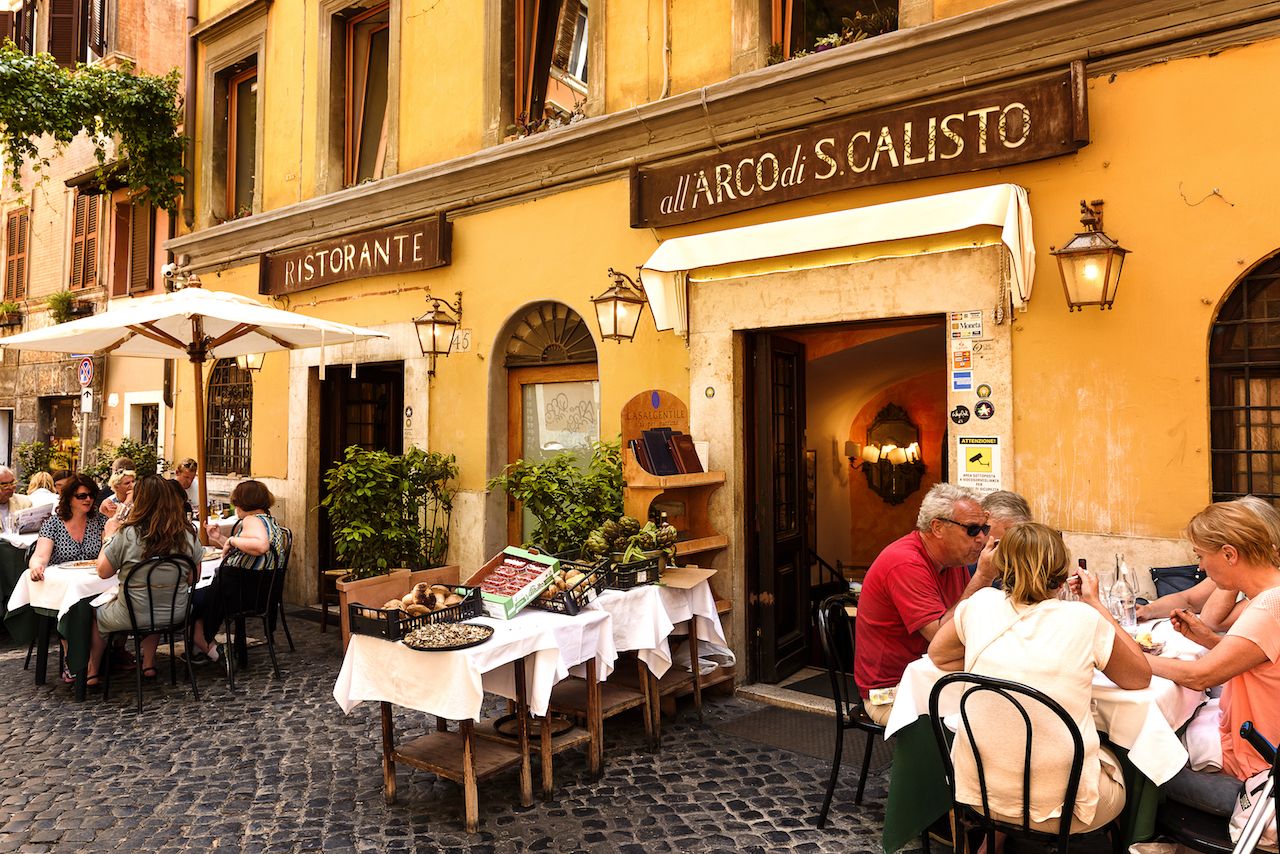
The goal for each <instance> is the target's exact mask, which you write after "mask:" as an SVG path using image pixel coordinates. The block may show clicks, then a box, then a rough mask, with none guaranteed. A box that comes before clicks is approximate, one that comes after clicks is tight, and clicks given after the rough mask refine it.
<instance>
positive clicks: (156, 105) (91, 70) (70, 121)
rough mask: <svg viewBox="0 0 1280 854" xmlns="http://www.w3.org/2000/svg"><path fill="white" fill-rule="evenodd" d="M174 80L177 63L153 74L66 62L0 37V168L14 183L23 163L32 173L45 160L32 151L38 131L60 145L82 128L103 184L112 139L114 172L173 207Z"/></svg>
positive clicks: (178, 138) (177, 103)
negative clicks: (1, 158) (0, 42)
mask: <svg viewBox="0 0 1280 854" xmlns="http://www.w3.org/2000/svg"><path fill="white" fill-rule="evenodd" d="M180 81H181V77H180V75H179V73H178V71H177V69H174V70H173V71H170V72H169V73H168V74H166V75H164V76H163V77H157V76H155V75H151V74H144V73H141V72H137V71H135V70H134V68H133V67H132V66H131V65H129V64H127V63H126V64H124V65H121V66H120V67H117V68H104V67H102V66H101V65H88V66H86V65H82V66H79V67H77V68H76V69H74V70H72V69H66V68H62V67H60V66H59V65H58V64H57V63H56V62H55V61H54V59H53V57H52V56H50V55H48V54H45V53H41V54H36V55H34V56H29V55H27V54H25V53H23V52H22V51H20V50H18V48H17V47H16V46H15V45H14V44H13V43H12V42H5V43H4V44H3V45H0V147H3V149H4V165H5V169H6V170H7V171H8V173H9V175H10V177H11V178H12V179H13V181H14V183H15V184H20V177H19V176H20V173H21V170H22V166H23V164H24V163H30V164H31V165H32V168H33V169H34V170H35V171H37V172H39V171H40V170H41V169H42V168H43V167H44V166H46V165H47V164H48V162H49V158H48V157H41V156H40V148H39V141H40V139H41V138H43V137H48V138H50V139H52V140H53V141H54V142H55V143H56V144H57V145H58V146H59V147H61V146H65V145H67V144H69V143H70V142H71V141H72V140H73V139H75V138H76V137H77V136H78V135H79V134H80V133H81V132H84V133H86V134H87V136H88V138H89V140H90V142H91V143H92V144H93V146H94V153H95V155H96V156H97V158H98V165H99V178H100V179H101V180H103V181H104V183H105V173H104V172H103V169H102V167H104V166H105V165H106V163H107V144H108V142H109V141H111V140H114V141H115V143H116V155H117V158H118V162H119V164H120V166H119V171H118V172H116V173H115V175H116V177H118V178H119V179H120V180H121V181H123V182H124V183H125V184H126V185H127V186H129V187H130V188H132V189H133V190H134V191H135V192H136V193H137V194H138V198H139V199H140V200H146V201H150V202H151V203H152V204H154V205H156V206H157V207H160V208H163V209H164V210H166V211H169V212H173V211H175V210H177V207H178V197H179V196H180V195H181V194H182V176H183V169H182V151H183V143H184V139H183V137H182V135H181V134H179V133H178V125H179V123H180V122H181V119H182V99H181V97H180V95H179V93H178V86H179V84H180Z"/></svg>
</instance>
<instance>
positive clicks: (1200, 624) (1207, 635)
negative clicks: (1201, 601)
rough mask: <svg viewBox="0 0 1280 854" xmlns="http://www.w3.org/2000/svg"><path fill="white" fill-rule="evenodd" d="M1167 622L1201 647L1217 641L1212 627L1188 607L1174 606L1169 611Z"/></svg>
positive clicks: (1210, 645)
mask: <svg viewBox="0 0 1280 854" xmlns="http://www.w3.org/2000/svg"><path fill="white" fill-rule="evenodd" d="M1169 624H1170V625H1172V626H1173V627H1174V629H1176V630H1177V632H1178V634H1180V635H1182V636H1183V637H1184V638H1186V639H1187V640H1190V641H1194V642H1196V643H1198V644H1200V645H1201V646H1203V647H1213V646H1214V645H1216V644H1217V642H1218V636H1217V634H1215V633H1214V631H1213V629H1211V628H1209V627H1208V626H1207V625H1206V624H1205V622H1204V620H1202V619H1200V617H1198V616H1197V615H1196V614H1194V613H1192V612H1191V610H1190V609H1188V608H1174V609H1173V610H1172V611H1170V612H1169Z"/></svg>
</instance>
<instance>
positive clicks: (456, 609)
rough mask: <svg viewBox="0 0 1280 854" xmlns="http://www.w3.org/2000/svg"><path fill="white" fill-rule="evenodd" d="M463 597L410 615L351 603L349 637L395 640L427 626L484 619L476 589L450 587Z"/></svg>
mask: <svg viewBox="0 0 1280 854" xmlns="http://www.w3.org/2000/svg"><path fill="white" fill-rule="evenodd" d="M450 589H451V590H453V592H454V593H456V594H458V595H459V596H461V597H462V601H461V602H459V603H457V604H456V605H448V606H446V607H444V608H440V609H439V610H437V611H432V612H431V613H429V614H419V615H418V616H416V617H415V616H411V615H409V614H407V613H405V612H404V611H401V610H399V609H397V608H388V609H383V608H372V607H370V606H368V605H359V604H355V603H352V604H350V605H348V606H347V609H348V612H349V616H350V621H351V632H352V634H358V635H372V636H374V637H377V638H386V639H387V640H392V641H398V640H400V639H401V638H403V637H404V636H405V635H407V634H408V633H409V632H411V631H413V630H414V629H416V628H418V627H419V626H425V625H428V624H430V623H460V622H462V621H463V620H469V619H471V618H472V617H482V616H484V612H485V611H484V600H483V599H482V598H481V596H480V588H479V587H451V588H450Z"/></svg>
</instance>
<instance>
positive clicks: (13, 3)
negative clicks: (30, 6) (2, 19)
mask: <svg viewBox="0 0 1280 854" xmlns="http://www.w3.org/2000/svg"><path fill="white" fill-rule="evenodd" d="M21 8H22V0H0V12H16V11H18V10H19V9H21Z"/></svg>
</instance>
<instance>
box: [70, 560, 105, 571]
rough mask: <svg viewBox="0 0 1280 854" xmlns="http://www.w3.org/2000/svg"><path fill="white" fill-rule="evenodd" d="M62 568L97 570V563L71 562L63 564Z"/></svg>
mask: <svg viewBox="0 0 1280 854" xmlns="http://www.w3.org/2000/svg"><path fill="white" fill-rule="evenodd" d="M63 566H65V567H67V568H68V569H97V568H98V562H97V561H96V560H73V561H71V562H70V563H64V564H63Z"/></svg>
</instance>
